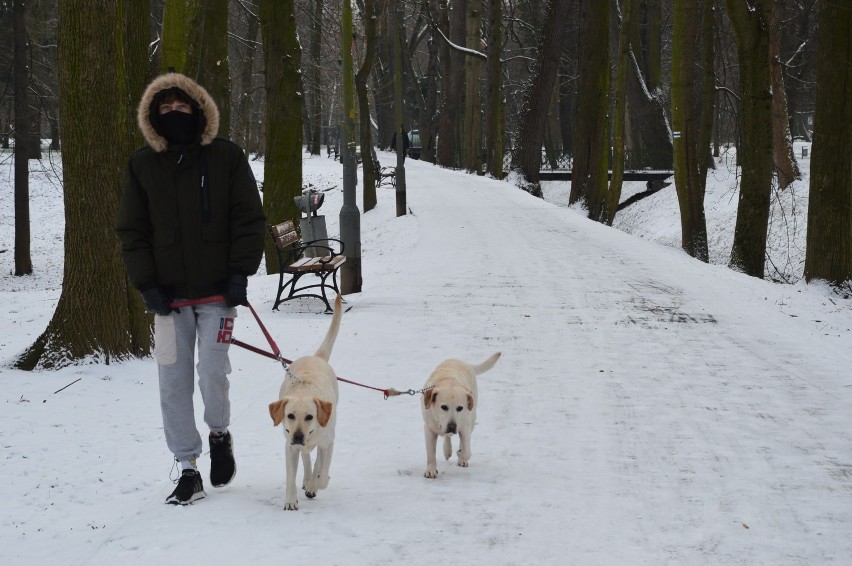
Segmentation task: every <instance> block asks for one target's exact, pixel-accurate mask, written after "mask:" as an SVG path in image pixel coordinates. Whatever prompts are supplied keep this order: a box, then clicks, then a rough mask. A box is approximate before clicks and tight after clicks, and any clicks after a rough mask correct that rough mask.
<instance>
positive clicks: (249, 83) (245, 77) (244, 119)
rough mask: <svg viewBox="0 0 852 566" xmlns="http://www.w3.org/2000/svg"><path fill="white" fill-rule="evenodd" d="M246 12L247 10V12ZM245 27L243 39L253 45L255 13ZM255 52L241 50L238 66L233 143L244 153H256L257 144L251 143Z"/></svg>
mask: <svg viewBox="0 0 852 566" xmlns="http://www.w3.org/2000/svg"><path fill="white" fill-rule="evenodd" d="M247 12H248V10H247ZM246 19H247V26H246V32H245V34H246V35H245V37H246V40H247V41H248V42H251V43H254V42H255V41H257V34H258V31H259V27H260V19H259V18H258V17H257V15H256V12H255V13H248V14H247V15H246ZM256 54H257V50H256V49H252V48H243V57H242V60H241V61H240V65H239V87H238V93H239V94H238V96H237V103H236V107H237V117H236V120H235V122H236V127H235V128H234V130H235V141H236V142H237V144H239V145H240V146H241V147H243V148H245V150H246V152H249V153H250V152H256V151H257V143H256V141H252V140H253V139H254V137H253V136H252V133H253V130H254V128H253V127H252V126H253V124H254V122H255V120H254V119H253V118H254V116H253V113H252V99H253V91H254V85H253V77H254V66H255V58H256Z"/></svg>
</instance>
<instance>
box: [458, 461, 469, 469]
mask: <svg viewBox="0 0 852 566" xmlns="http://www.w3.org/2000/svg"><path fill="white" fill-rule="evenodd" d="M459 466H460V467H462V468H467V460H459Z"/></svg>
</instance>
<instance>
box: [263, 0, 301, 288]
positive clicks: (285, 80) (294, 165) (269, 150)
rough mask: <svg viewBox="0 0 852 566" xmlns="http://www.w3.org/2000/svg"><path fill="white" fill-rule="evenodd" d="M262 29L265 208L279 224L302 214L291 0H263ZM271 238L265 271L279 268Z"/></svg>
mask: <svg viewBox="0 0 852 566" xmlns="http://www.w3.org/2000/svg"><path fill="white" fill-rule="evenodd" d="M260 29H261V33H262V36H263V58H264V65H265V69H264V71H265V76H266V134H267V140H268V141H267V145H266V161H265V162H264V168H263V171H264V173H263V212H264V214H265V215H266V219H267V222H269V223H270V224H273V225H274V224H278V223H280V222H283V221H285V220H294V219H297V218H298V217H299V211H298V209H297V208H296V203H295V202H294V201H293V198H294V197H296V196H298V195H299V194H301V192H302V104H303V100H302V82H301V55H302V54H301V48H300V47H299V39H298V36H297V33H296V18H295V14H294V5H293V0H261V3H260ZM276 258H277V255H276V252H275V248H274V244H273V243H272V241H271V239H269V238H267V241H266V270H267V273H278V260H277V259H276Z"/></svg>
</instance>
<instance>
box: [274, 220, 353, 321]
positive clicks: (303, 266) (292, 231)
mask: <svg viewBox="0 0 852 566" xmlns="http://www.w3.org/2000/svg"><path fill="white" fill-rule="evenodd" d="M269 233H270V235H271V236H272V241H273V242H275V249H276V250H277V251H278V266H279V268H280V271H279V278H278V295H277V296H276V297H275V304H274V305H273V306H272V310H277V309H278V305H280V304H281V303H283V302H285V301H289V300H291V299H297V298H299V297H316V298H317V299H319V300H321V301H322V302H324V303H325V310H326V312H332V308H331V300H329V296H328V291H332V292H333V293H332V294H331V299H332V300H333V299H334V297H335V296H336V295H337V293H339V292H340V290H339V289H338V287H337V270H338V269H340V266H341V265H343V263H344V262H345V261H346V256H344V255H342V254H343V242H341V241H340V240H337V239H334V238H326V239H322V240H311V241H307V242H303V241H301V239H300V238H299V234H298V233H297V232H296V228H295V226H294V225H293V222H291V221H289V220H288V221H286V222H282V223H281V224H276V225H275V226H269ZM335 245H336V246H337V247H338V248H339V251H335V250H334V248H333V247H332V246H335ZM317 254H322V255H317ZM314 256H316V257H314ZM304 275H314V276H316V277H319V282H316V280H315V279H314V280H313V281H314V283H311V284H309V285H301V286H300V285H299V281H300V280H301V278H302V277H303V276H304ZM285 279H286V280H285ZM302 283H304V281H303V282H302Z"/></svg>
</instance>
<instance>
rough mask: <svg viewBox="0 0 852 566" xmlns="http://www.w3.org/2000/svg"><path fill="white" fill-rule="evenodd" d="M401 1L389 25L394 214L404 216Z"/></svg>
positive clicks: (403, 29) (402, 31) (402, 28)
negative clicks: (393, 113)
mask: <svg viewBox="0 0 852 566" xmlns="http://www.w3.org/2000/svg"><path fill="white" fill-rule="evenodd" d="M403 15H404V13H403V6H402V3H401V2H400V3H397V4H396V5H395V6H394V17H393V20H392V23H391V25H390V26H389V29H390V32H391V33H392V34H393V74H394V110H395V113H396V130H395V131H396V172H395V177H394V178H395V179H396V215H397V217H399V216H405V213H406V194H405V189H406V187H405V142H404V136H405V127H404V126H403V113H404V109H403V98H402V93H403V90H404V88H403V87H404V82H403V81H404V78H403V75H402V47H401V46H400V44H401V43H402V41H404V39H403V38H402V37H400V36H402V35H403V33H404V31H405V23H404V19H403Z"/></svg>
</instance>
